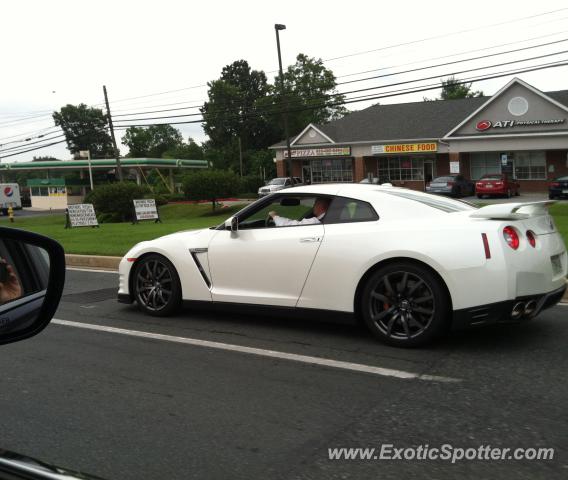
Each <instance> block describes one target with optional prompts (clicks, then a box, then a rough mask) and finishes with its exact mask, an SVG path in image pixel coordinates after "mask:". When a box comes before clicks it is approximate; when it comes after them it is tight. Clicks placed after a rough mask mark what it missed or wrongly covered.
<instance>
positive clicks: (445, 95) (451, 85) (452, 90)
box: [424, 77, 483, 101]
mask: <svg viewBox="0 0 568 480" xmlns="http://www.w3.org/2000/svg"><path fill="white" fill-rule="evenodd" d="M473 97H483V92H482V91H481V90H477V91H473V90H472V89H471V83H462V82H461V81H460V79H459V78H455V77H449V78H447V79H446V80H442V92H441V93H440V98H436V99H435V100H456V99H458V98H473ZM424 100H425V101H430V99H429V98H426V97H424Z"/></svg>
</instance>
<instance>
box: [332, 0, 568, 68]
mask: <svg viewBox="0 0 568 480" xmlns="http://www.w3.org/2000/svg"><path fill="white" fill-rule="evenodd" d="M565 10H568V7H565V8H559V9H556V10H551V11H548V12H544V13H539V14H537V15H529V16H526V17H521V18H515V19H512V20H505V21H503V22H498V23H492V24H490V25H481V26H479V27H474V28H467V29H465V30H458V31H455V32H450V33H443V34H440V35H433V36H431V37H425V38H420V39H417V40H410V41H408V42H402V43H395V44H393V45H386V46H384V47H380V48H373V49H371V50H365V51H362V52H354V53H350V54H346V55H340V56H338V57H333V58H327V59H326V60H325V61H326V62H333V61H335V60H341V59H343V58H351V57H355V56H359V55H366V54H368V53H374V52H380V51H383V50H390V49H392V48H398V47H405V46H408V45H414V44H416V43H422V42H427V41H430V40H439V39H441V38H447V37H452V36H455V35H461V34H462V33H469V32H475V31H478V30H485V29H487V28H494V27H499V26H501V25H507V24H510V23H516V22H521V21H523V20H528V19H531V18H536V17H543V16H545V15H550V14H552V13H558V12H562V11H565Z"/></svg>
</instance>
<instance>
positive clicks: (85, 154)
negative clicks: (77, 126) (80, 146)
mask: <svg viewBox="0 0 568 480" xmlns="http://www.w3.org/2000/svg"><path fill="white" fill-rule="evenodd" d="M79 155H81V156H82V157H87V163H88V165H89V180H90V182H91V191H93V189H94V188H93V170H92V168H91V151H90V150H81V151H80V152H79Z"/></svg>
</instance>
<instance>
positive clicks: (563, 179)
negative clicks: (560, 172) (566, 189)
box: [556, 177, 568, 182]
mask: <svg viewBox="0 0 568 480" xmlns="http://www.w3.org/2000/svg"><path fill="white" fill-rule="evenodd" d="M556 181H557V182H568V177H558V178H557V179H556Z"/></svg>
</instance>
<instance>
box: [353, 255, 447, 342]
mask: <svg viewBox="0 0 568 480" xmlns="http://www.w3.org/2000/svg"><path fill="white" fill-rule="evenodd" d="M360 311H361V314H362V316H363V320H364V321H365V323H366V325H367V327H368V328H369V330H371V332H372V333H373V334H374V335H375V336H376V337H378V338H379V339H380V340H382V341H384V342H385V343H388V344H390V345H395V346H398V347H415V346H419V345H424V344H426V343H428V342H431V341H432V340H434V339H435V338H436V337H438V336H440V335H441V334H442V333H444V331H445V330H446V329H447V327H448V325H449V318H450V315H449V314H450V300H449V298H448V294H447V293H446V291H445V289H444V288H443V286H442V285H441V282H440V280H438V278H437V277H436V276H435V275H434V274H433V273H432V272H430V271H429V270H428V269H426V268H424V267H421V266H420V265H416V264H414V263H411V262H404V263H399V264H391V265H386V266H385V267H382V268H380V269H379V270H377V271H376V272H375V273H373V274H372V275H371V277H370V278H369V280H368V281H367V283H366V284H365V287H364V289H363V293H362V295H361V303H360Z"/></svg>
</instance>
